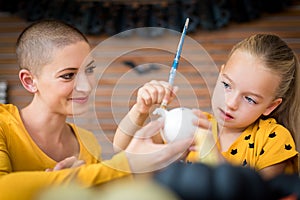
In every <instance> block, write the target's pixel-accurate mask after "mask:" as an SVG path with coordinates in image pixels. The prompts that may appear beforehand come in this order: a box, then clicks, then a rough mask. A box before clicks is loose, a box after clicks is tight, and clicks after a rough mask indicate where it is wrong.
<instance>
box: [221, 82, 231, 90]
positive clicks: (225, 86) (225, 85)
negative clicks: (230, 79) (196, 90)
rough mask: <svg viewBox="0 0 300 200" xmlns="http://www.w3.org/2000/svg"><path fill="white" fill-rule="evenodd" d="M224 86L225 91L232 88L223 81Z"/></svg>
mask: <svg viewBox="0 0 300 200" xmlns="http://www.w3.org/2000/svg"><path fill="white" fill-rule="evenodd" d="M222 84H223V86H224V88H225V89H227V88H230V85H229V84H228V83H226V82H224V81H222Z"/></svg>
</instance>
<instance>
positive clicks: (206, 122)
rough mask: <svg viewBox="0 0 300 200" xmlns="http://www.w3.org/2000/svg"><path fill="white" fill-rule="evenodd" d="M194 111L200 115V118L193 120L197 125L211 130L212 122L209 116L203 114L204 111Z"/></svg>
mask: <svg viewBox="0 0 300 200" xmlns="http://www.w3.org/2000/svg"><path fill="white" fill-rule="evenodd" d="M193 113H194V114H195V115H196V116H197V117H198V120H196V121H193V123H194V125H195V126H198V127H199V128H202V129H205V130H211V122H210V121H209V120H208V118H207V116H206V115H205V114H203V111H201V110H199V109H193Z"/></svg>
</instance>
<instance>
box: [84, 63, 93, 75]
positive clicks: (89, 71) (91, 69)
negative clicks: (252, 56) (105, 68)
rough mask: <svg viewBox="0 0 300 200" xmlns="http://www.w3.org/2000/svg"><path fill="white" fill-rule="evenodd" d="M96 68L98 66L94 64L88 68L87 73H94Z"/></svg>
mask: <svg viewBox="0 0 300 200" xmlns="http://www.w3.org/2000/svg"><path fill="white" fill-rule="evenodd" d="M95 68H96V66H95V65H92V66H90V67H88V68H86V70H85V73H87V74H92V73H94V71H95Z"/></svg>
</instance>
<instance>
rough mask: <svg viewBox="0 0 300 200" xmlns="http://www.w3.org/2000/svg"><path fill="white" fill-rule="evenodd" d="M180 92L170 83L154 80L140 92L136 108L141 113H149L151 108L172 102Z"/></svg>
mask: <svg viewBox="0 0 300 200" xmlns="http://www.w3.org/2000/svg"><path fill="white" fill-rule="evenodd" d="M177 90H178V87H172V86H171V85H170V84H169V83H168V82H165V81H156V80H152V81H150V82H148V83H146V84H145V85H144V86H143V87H141V88H140V89H139V90H138V93H137V103H136V107H137V109H138V111H139V112H140V113H143V114H145V113H147V114H148V113H149V111H150V109H151V106H153V105H155V104H161V103H162V102H163V100H165V101H166V102H168V103H169V102H171V101H172V100H173V99H174V97H175V94H176V92H177Z"/></svg>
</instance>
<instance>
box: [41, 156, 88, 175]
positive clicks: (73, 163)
mask: <svg viewBox="0 0 300 200" xmlns="http://www.w3.org/2000/svg"><path fill="white" fill-rule="evenodd" d="M84 164H85V162H84V161H83V160H78V159H77V158H76V157H75V156H71V157H68V158H65V159H64V160H62V161H60V162H58V163H57V164H56V165H55V167H54V168H53V169H46V172H51V171H58V170H62V169H66V168H75V167H79V166H81V165H84Z"/></svg>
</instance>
